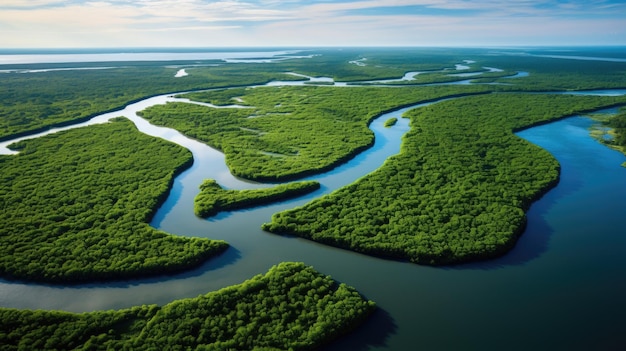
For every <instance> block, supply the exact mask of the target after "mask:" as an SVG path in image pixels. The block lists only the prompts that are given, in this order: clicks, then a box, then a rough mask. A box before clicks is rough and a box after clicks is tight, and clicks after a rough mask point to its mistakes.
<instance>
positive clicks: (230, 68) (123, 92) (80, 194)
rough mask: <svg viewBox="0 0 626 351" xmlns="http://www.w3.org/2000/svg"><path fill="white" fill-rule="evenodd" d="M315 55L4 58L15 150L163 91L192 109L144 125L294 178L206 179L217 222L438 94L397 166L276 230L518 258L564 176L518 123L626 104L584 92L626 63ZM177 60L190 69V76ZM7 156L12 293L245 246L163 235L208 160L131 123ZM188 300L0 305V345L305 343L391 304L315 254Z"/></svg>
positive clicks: (201, 201)
mask: <svg viewBox="0 0 626 351" xmlns="http://www.w3.org/2000/svg"><path fill="white" fill-rule="evenodd" d="M306 52H307V53H311V55H307V56H306V57H305V58H292V59H286V60H281V61H276V62H272V63H270V64H268V63H255V62H249V63H226V62H225V61H220V60H215V61H180V62H178V61H176V62H151V63H148V62H124V63H113V64H112V65H111V67H107V68H106V69H94V70H78V69H77V70H74V69H72V67H71V66H68V64H49V65H48V64H46V65H41V64H39V65H12V66H6V67H3V68H6V69H7V72H4V73H1V74H2V78H3V79H2V83H0V140H13V139H14V138H16V137H18V136H23V135H30V134H33V133H34V132H38V131H44V130H47V129H49V128H51V127H52V126H60V125H73V124H75V123H77V122H79V121H85V120H87V119H89V118H91V117H92V116H94V115H97V114H99V113H102V112H105V111H111V110H115V109H117V108H120V107H123V106H125V105H127V104H129V103H131V102H134V101H139V100H141V99H143V98H146V97H150V96H155V95H159V94H166V93H167V94H171V95H172V96H176V97H178V98H185V99H189V101H185V100H181V99H178V100H176V102H169V103H167V104H160V105H159V104H157V105H152V106H149V107H147V108H146V109H145V110H143V111H141V112H140V113H139V114H138V115H139V116H141V117H143V118H144V119H145V120H147V121H149V122H150V123H153V124H155V125H158V126H165V127H169V128H172V129H175V130H177V131H180V132H181V133H182V134H184V135H185V136H186V137H189V138H192V139H193V140H194V141H200V142H202V143H205V144H206V145H209V146H210V147H212V148H215V149H217V150H219V151H220V152H222V153H223V154H224V155H225V162H226V165H227V166H228V168H229V170H230V172H231V173H232V174H233V175H234V176H236V177H239V178H241V179H242V181H254V182H264V183H279V182H286V181H294V180H295V182H292V183H287V184H276V185H275V186H273V187H269V188H262V189H256V188H255V189H246V190H231V189H227V188H226V187H223V186H222V185H221V184H219V182H218V181H216V180H214V179H206V178H208V177H206V176H204V177H202V179H206V180H205V181H204V182H203V183H202V184H199V183H200V182H201V181H198V182H197V183H196V184H194V186H193V189H195V190H196V191H197V192H196V193H195V198H187V199H181V201H187V202H188V203H189V204H191V203H192V201H193V209H192V208H191V207H190V208H189V212H190V213H191V212H192V211H195V214H196V215H197V216H198V217H202V218H197V217H193V218H192V219H193V220H197V221H203V222H210V221H211V220H213V219H214V218H209V219H206V220H205V219H203V218H207V217H212V216H214V215H215V214H217V213H219V212H222V211H237V210H239V209H243V208H250V207H253V206H260V205H264V204H270V203H275V202H279V201H283V200H286V199H288V198H294V197H298V196H300V195H303V194H307V193H310V192H313V191H316V190H318V189H320V188H321V186H320V182H318V181H315V180H308V178H307V180H303V178H305V177H315V176H318V175H320V174H323V173H324V172H332V171H333V170H335V169H336V168H338V167H339V166H341V165H344V164H346V163H348V162H350V161H351V160H353V159H355V157H357V156H358V155H359V154H361V153H363V152H364V151H366V150H368V149H370V148H371V147H372V146H373V145H374V144H375V142H376V138H375V136H374V133H373V131H372V130H371V129H370V127H371V123H372V121H374V120H375V119H376V118H378V117H379V116H381V115H383V114H385V113H387V112H390V111H396V110H398V109H400V108H403V107H408V106H414V105H417V104H422V103H433V104H432V105H429V106H422V107H419V108H416V109H413V110H411V111H409V112H408V113H406V114H405V115H404V116H403V118H408V119H409V120H410V126H409V128H410V129H409V131H408V132H407V133H406V134H404V136H403V137H402V144H401V148H400V153H399V154H397V155H395V156H392V157H390V158H388V159H387V160H386V161H385V162H384V164H382V166H381V167H380V168H378V169H377V170H376V171H374V172H373V173H370V174H362V175H361V176H359V177H357V178H354V179H355V180H354V182H352V183H351V184H349V185H347V186H344V187H341V188H338V189H337V190H335V191H333V192H331V193H329V194H327V195H323V196H321V197H319V198H317V199H315V200H312V201H310V202H308V203H306V204H304V205H303V206H299V207H295V208H290V209H287V210H285V211H283V212H278V213H275V214H273V216H272V217H271V218H270V217H269V215H268V216H267V218H266V219H264V221H268V222H267V223H264V224H262V229H263V230H264V231H265V232H263V231H261V230H259V233H258V236H263V238H266V237H272V238H276V240H283V239H284V240H289V239H287V238H283V237H281V236H278V235H273V234H270V233H275V234H279V235H284V236H287V237H292V236H298V237H302V238H306V239H309V240H312V241H316V242H319V243H321V244H325V245H331V246H335V247H339V248H342V249H347V250H352V251H356V252H359V253H364V254H367V255H372V256H376V257H384V258H393V259H399V260H400V261H402V262H404V261H410V262H412V263H416V264H424V265H436V266H439V265H450V264H461V263H466V262H470V261H477V260H488V259H492V258H495V257H498V256H502V255H506V254H507V253H508V252H509V251H510V250H511V249H512V248H513V247H514V246H515V244H516V242H517V240H518V239H519V237H520V236H521V235H523V233H524V229H525V228H526V225H527V218H526V211H527V210H528V209H529V206H530V205H531V204H532V203H533V202H534V201H536V200H537V199H539V198H540V197H541V196H542V195H544V194H545V193H546V192H548V191H549V190H550V189H552V188H553V187H554V186H556V185H557V184H558V182H559V177H560V172H561V167H560V165H559V163H558V162H557V160H556V159H555V158H554V157H553V156H552V155H551V154H550V153H548V152H547V151H545V150H543V149H542V148H540V147H538V146H535V145H533V144H531V143H529V142H527V141H524V140H523V139H521V138H519V137H517V136H516V135H515V133H516V132H518V131H520V130H523V129H526V128H530V127H533V126H537V125H540V124H545V123H549V122H552V121H555V120H558V119H562V118H566V117H569V116H572V115H576V114H580V113H587V112H593V111H597V110H599V109H604V108H608V107H620V106H624V105H626V97H625V96H624V95H623V94H622V95H621V96H579V95H574V94H572V93H575V92H581V91H584V90H590V89H611V88H622V89H623V88H625V87H626V75H624V74H616V73H615V72H623V71H624V63H622V62H605V61H593V62H586V61H573V60H570V61H567V60H565V61H564V60H554V59H546V58H540V57H534V56H522V55H515V54H506V55H499V54H494V53H493V52H491V51H486V50H482V49H455V50H451V49H410V48H402V49H400V48H398V49H385V50H383V49H367V48H361V49H357V48H349V49H342V50H335V49H315V50H307V51H306ZM364 58H367V60H364ZM355 62H359V63H360V64H355ZM81 65H82V64H81ZM98 65H101V63H86V64H85V65H84V66H86V67H98ZM455 66H456V68H455ZM494 67H497V68H494ZM50 68H52V69H53V70H51V71H48V70H47V69H50ZM181 68H184V69H185V70H186V72H187V73H188V74H189V75H188V76H185V77H175V73H176V71H177V70H178V69H181ZM39 69H43V70H41V71H39ZM54 69H61V70H54ZM66 69H67V70H66ZM31 70H32V71H31ZM410 72H414V73H416V74H414V75H412V76H411V75H409V74H407V73H410ZM417 73H419V74H417ZM405 75H407V76H410V77H406V76H405ZM403 76H404V77H403ZM307 77H314V78H320V77H321V78H323V79H318V80H315V79H311V80H309V78H307ZM268 83H269V84H268ZM338 83H341V87H338V86H337V85H339V84H338ZM208 104H212V105H208ZM625 121H626V114H625V113H624V110H623V109H622V110H620V112H619V113H618V114H617V115H616V116H613V117H610V118H609V119H608V120H607V122H606V127H608V128H610V129H611V130H612V132H611V136H612V137H611V138H607V139H606V140H602V142H603V143H605V144H607V145H609V146H611V147H614V148H618V149H620V150H622V152H623V150H624V148H625V147H626V122H625ZM398 122H399V120H398V118H390V119H387V120H386V121H384V123H383V125H384V127H386V128H384V129H385V130H394V128H397V125H396V124H397V123H398ZM405 125H406V124H405ZM403 128H404V127H403ZM405 130H406V128H405ZM10 148H11V149H12V150H15V151H18V154H17V155H0V193H1V195H2V196H0V206H1V207H2V209H3V211H2V213H1V214H0V244H1V245H0V278H3V279H7V281H8V282H9V284H10V283H12V282H15V281H17V282H18V283H19V284H23V283H24V284H31V283H35V284H40V283H45V284H51V285H52V286H56V287H63V286H65V285H72V286H75V285H79V286H80V284H86V283H92V284H93V283H97V284H107V283H108V282H119V281H129V279H136V280H137V282H138V283H137V284H141V279H145V278H147V277H152V278H154V277H158V278H154V279H164V280H167V279H168V275H171V274H177V273H181V272H189V271H191V270H193V269H194V268H197V267H200V266H202V265H203V264H204V263H207V262H212V261H211V260H212V259H215V258H217V257H218V256H220V255H222V254H223V253H224V252H225V251H226V250H229V247H230V246H229V244H228V243H226V242H225V241H222V240H214V239H211V238H214V237H216V236H217V234H216V233H215V232H213V231H211V230H207V231H206V232H203V233H195V234H196V236H197V237H196V236H187V235H186V233H177V234H178V235H173V234H170V233H167V232H165V231H163V230H161V229H158V228H159V225H157V224H151V223H152V219H153V217H154V216H155V213H157V211H158V210H159V208H160V207H161V206H162V205H163V204H164V203H165V201H166V199H167V198H168V196H169V195H170V191H171V189H172V188H173V183H174V180H175V179H176V177H178V176H179V175H181V174H182V173H183V172H184V171H185V170H188V169H190V167H191V166H192V164H193V163H194V159H193V156H192V153H191V151H189V150H187V149H185V148H184V147H182V146H180V145H176V144H174V143H172V142H168V141H165V140H162V139H160V138H156V137H151V136H147V135H145V134H143V133H141V132H139V131H138V130H137V128H136V127H135V126H134V125H133V124H132V123H131V122H130V121H129V120H127V119H125V118H114V119H112V120H110V121H109V122H108V123H104V124H99V125H92V126H88V127H81V128H76V129H71V130H67V131H63V132H58V133H53V134H49V135H46V136H43V137H39V138H35V139H30V140H25V141H20V142H17V143H14V144H13V145H11V146H10ZM202 171H203V170H200V171H199V172H202ZM198 185H200V186H199V189H198ZM265 186H267V185H265ZM190 206H191V205H190ZM192 216H193V213H192ZM218 217H219V216H218ZM154 226H156V228H155V227H154ZM259 226H261V222H259ZM219 234H220V237H225V235H221V234H224V233H219ZM214 235H215V236H214ZM263 238H261V239H255V240H265V239H263ZM226 240H228V238H227V239H226ZM293 241H297V242H298V244H300V243H305V244H306V245H317V244H313V243H311V242H310V241H308V240H301V239H299V238H294V240H293ZM317 246H323V245H317ZM326 248H327V247H326ZM331 249H332V248H331ZM236 250H237V248H236V247H230V250H229V252H231V253H233V252H234V254H233V257H229V260H226V262H220V263H219V264H217V265H216V266H217V268H214V269H216V270H218V271H219V270H220V269H223V268H224V267H225V266H228V265H236V264H238V260H241V259H240V258H239V257H237V254H236ZM335 251H341V252H345V251H344V250H335ZM266 254H267V255H272V254H273V253H266ZM356 256H359V255H356ZM222 257H223V256H222ZM277 257H278V256H277ZM255 259H256V258H255ZM305 263H306V262H305ZM272 264H274V263H272ZM412 266H417V265H412ZM266 267H267V266H266ZM256 268H258V267H256V266H255V269H256ZM428 268H429V269H430V267H428ZM432 269H436V268H432ZM196 273H198V272H194V274H196ZM203 273H204V272H203ZM254 274H257V273H256V272H255V273H254ZM252 275H253V274H251V275H248V276H246V278H247V277H249V276H252ZM211 279H213V278H212V277H211V278H210V279H209V280H211ZM244 279H245V278H244ZM242 280H243V279H242ZM132 284H134V283H132ZM132 284H129V285H132ZM203 286H204V285H203ZM355 288H356V289H359V286H355ZM205 291H206V290H205ZM172 300H175V301H172V302H170V303H165V304H162V305H143V306H136V307H132V308H125V309H118V310H115V311H98V312H90V313H78V314H77V313H69V312H61V311H32V310H18V309H8V308H0V324H2V328H1V330H2V331H1V332H0V344H2V345H3V346H6V348H7V349H9V350H13V349H15V350H18V349H25V348H35V349H43V350H53V349H84V350H101V349H133V350H141V349H146V350H147V349H177V348H179V349H198V350H222V349H233V350H255V349H256V350H274V349H284V350H287V349H293V350H309V349H314V348H317V347H320V346H321V345H325V344H327V343H329V342H330V341H332V340H334V339H336V338H338V337H339V336H341V335H343V334H345V333H347V332H349V331H351V330H353V329H354V328H356V327H357V326H358V325H359V323H361V322H363V321H364V320H365V319H366V318H367V317H368V316H369V315H370V314H371V313H372V311H373V310H374V309H375V304H374V302H372V301H368V300H367V299H365V298H364V297H362V296H361V295H359V293H357V291H356V290H355V289H354V288H351V287H348V286H346V285H345V284H342V283H341V282H335V281H333V280H332V279H331V278H330V277H329V276H324V275H321V274H320V273H317V272H316V271H314V270H313V269H312V268H311V267H308V266H305V265H304V264H300V263H297V264H296V263H281V264H278V265H277V266H275V267H273V268H272V269H270V271H269V272H268V273H267V274H265V275H258V276H256V277H254V278H252V279H251V280H248V281H246V282H244V283H242V284H239V285H234V286H231V287H228V288H225V289H221V290H218V291H214V292H209V293H207V294H206V295H202V296H200V297H197V298H191V299H189V298H187V299H178V298H176V299H172ZM168 301H171V300H168ZM390 324H393V323H390ZM391 332H392V331H391Z"/></svg>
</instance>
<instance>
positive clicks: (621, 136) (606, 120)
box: [591, 109, 626, 167]
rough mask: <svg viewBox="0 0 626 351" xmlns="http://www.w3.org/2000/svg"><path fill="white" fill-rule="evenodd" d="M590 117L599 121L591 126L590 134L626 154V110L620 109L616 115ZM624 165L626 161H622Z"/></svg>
mask: <svg viewBox="0 0 626 351" xmlns="http://www.w3.org/2000/svg"><path fill="white" fill-rule="evenodd" d="M592 118H593V119H594V120H596V121H599V122H601V123H600V124H599V125H594V126H592V127H591V136H592V137H593V138H594V139H596V140H597V141H599V142H601V143H602V144H604V145H606V146H608V147H610V148H612V149H615V150H617V151H620V152H621V153H623V154H626V110H624V109H621V110H620V111H619V113H618V114H616V115H605V114H600V115H594V116H592ZM622 166H624V167H626V162H624V163H622Z"/></svg>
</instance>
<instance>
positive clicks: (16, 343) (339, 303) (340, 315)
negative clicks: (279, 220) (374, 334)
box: [0, 262, 376, 351]
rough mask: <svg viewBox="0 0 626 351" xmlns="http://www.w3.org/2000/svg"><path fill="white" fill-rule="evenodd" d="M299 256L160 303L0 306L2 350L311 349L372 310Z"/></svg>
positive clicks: (348, 328) (327, 340)
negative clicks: (103, 307)
mask: <svg viewBox="0 0 626 351" xmlns="http://www.w3.org/2000/svg"><path fill="white" fill-rule="evenodd" d="M375 308H376V307H375V304H374V302H372V301H368V300H365V299H364V298H363V297H361V296H360V295H359V293H358V292H356V290H354V289H353V288H351V287H349V286H347V285H345V284H339V283H337V282H335V281H334V280H332V279H331V278H330V277H329V276H325V275H322V274H320V273H318V272H316V271H315V270H314V269H313V268H311V267H309V266H305V265H304V264H302V263H291V262H286V263H281V264H279V265H277V266H274V267H272V268H271V269H270V270H269V271H268V272H267V273H266V274H261V275H257V276H255V277H253V278H252V279H250V280H247V281H245V282H243V283H241V284H238V285H233V286H230V287H227V288H224V289H221V290H218V291H215V292H210V293H208V294H206V295H202V296H198V297H196V298H189V299H182V300H176V301H174V302H171V303H169V304H167V305H164V306H157V305H149V306H146V305H143V306H137V307H133V308H130V309H125V310H118V311H99V312H90V313H68V312H60V311H31V310H17V309H6V308H0V344H2V345H3V350H6V351H12V350H24V349H29V350H136V351H140V350H242V351H243V350H311V349H314V348H316V347H319V346H322V345H324V344H327V343H329V342H330V341H332V340H334V339H336V338H337V337H339V336H341V335H343V334H345V333H348V332H350V331H351V330H352V329H354V328H355V327H357V326H358V325H359V324H360V323H361V322H363V321H364V320H365V318H366V317H368V316H369V314H370V313H371V312H372V311H373V310H374V309H375Z"/></svg>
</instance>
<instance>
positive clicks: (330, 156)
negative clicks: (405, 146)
mask: <svg viewBox="0 0 626 351" xmlns="http://www.w3.org/2000/svg"><path fill="white" fill-rule="evenodd" d="M488 89H489V88H488V87H486V86H462V87H461V86H459V87H447V86H436V87H420V88H417V87H406V88H402V89H399V88H374V87H358V88H356V87H355V88H345V89H337V88H334V87H325V86H320V87H314V86H295V87H294V86H290V87H280V88H277V87H261V88H249V89H245V90H241V89H232V91H231V89H227V90H216V91H215V90H211V91H207V92H201V93H194V94H189V95H188V96H187V97H189V98H192V99H193V100H196V101H203V102H222V103H224V102H228V103H230V102H231V101H242V102H240V103H243V104H245V105H248V106H251V107H252V106H253V108H245V109H241V108H229V109H215V108H211V107H206V106H200V105H191V104H184V103H169V104H167V105H157V106H153V107H151V108H148V109H146V110H144V111H142V113H141V114H142V116H143V117H144V118H146V119H148V120H149V121H150V122H152V123H154V124H157V125H163V126H167V127H170V128H174V129H176V130H179V131H181V132H182V133H184V134H185V135H187V136H189V137H192V138H195V139H198V140H201V141H204V142H206V143H207V144H209V145H211V146H213V147H215V148H217V149H219V150H222V151H223V152H224V153H225V155H226V163H227V164H228V166H229V168H230V170H231V172H232V173H233V174H234V175H236V176H238V177H242V178H247V179H254V180H258V181H268V182H273V181H277V180H289V179H295V178H299V177H303V176H306V175H310V174H314V173H319V172H321V171H325V170H329V169H331V168H332V167H335V166H336V165H338V164H340V163H342V162H345V161H346V160H348V159H350V158H352V157H354V156H355V155H356V154H358V153H359V152H361V151H363V150H364V149H366V148H368V147H369V146H371V145H372V144H373V142H374V134H373V133H372V131H371V130H370V129H369V128H368V124H369V123H370V122H371V121H372V120H373V119H374V118H375V117H377V116H379V115H380V114H382V113H383V112H385V111H388V110H391V109H395V108H398V107H401V106H406V105H409V104H413V103H418V102H423V101H430V100H434V99H437V98H441V97H446V96H459V95H463V94H477V93H483V92H487V91H489V90H488ZM229 93H230V94H229ZM233 99H237V100H233ZM251 117H253V118H251Z"/></svg>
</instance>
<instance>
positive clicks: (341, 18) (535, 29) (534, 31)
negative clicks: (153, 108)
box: [0, 0, 626, 47]
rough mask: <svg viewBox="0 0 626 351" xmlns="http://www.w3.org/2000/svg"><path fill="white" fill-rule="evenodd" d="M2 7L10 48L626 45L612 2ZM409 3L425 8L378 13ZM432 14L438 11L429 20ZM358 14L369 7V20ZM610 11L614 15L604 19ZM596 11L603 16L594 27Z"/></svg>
mask: <svg viewBox="0 0 626 351" xmlns="http://www.w3.org/2000/svg"><path fill="white" fill-rule="evenodd" d="M0 1H2V3H1V4H0V30H1V31H2V32H3V34H5V35H3V36H2V37H0V46H2V47H15V46H168V45H172V46H175V45H191V46H220V45H224V43H228V45H231V46H237V45H244V46H247V45H294V46H297V45H309V44H311V45H433V44H439V45H446V43H450V44H455V45H458V44H459V43H467V42H472V43H478V42H495V41H506V40H508V41H509V42H511V43H514V42H519V43H522V44H532V42H533V40H535V41H552V42H553V43H563V44H565V42H563V38H568V37H569V38H570V39H568V40H572V39H571V38H574V40H583V39H584V40H586V41H588V42H589V43H598V42H602V41H603V40H604V41H605V40H607V38H610V39H611V40H614V41H616V42H618V43H622V44H626V43H625V42H624V41H625V40H626V39H624V38H626V27H625V26H624V25H623V18H622V17H623V16H622V17H620V16H619V15H616V13H617V14H619V13H620V10H621V9H622V8H623V7H622V8H616V7H613V6H612V5H613V4H611V3H609V2H607V1H603V0H597V1H589V0H587V1H582V0H577V1H571V2H569V5H567V4H566V5H562V6H559V5H558V3H555V2H553V1H547V0H514V1H504V2H503V1H501V0H476V1H469V0H360V1H351V2H339V1H325V2H320V1H317V2H310V1H303V0H300V1H298V0H287V1H279V0H257V1H252V0H247V1H245V0H222V1H205V0H93V1H89V2H78V1H73V2H72V1H65V2H63V4H62V5H61V3H60V2H59V1H57V0H33V1H18V0H0ZM7 4H9V5H7ZM32 4H39V5H46V6H41V7H37V8H33V7H32V6H31V5H32ZM52 5H56V6H52ZM410 5H420V6H423V7H424V9H425V10H424V11H420V12H421V13H403V14H401V15H391V14H389V12H381V13H380V14H378V13H375V12H372V11H375V10H376V9H377V8H390V7H396V6H410ZM581 6H582V7H583V10H580V7H581ZM622 6H623V5H622ZM429 8H430V9H436V10H437V11H436V13H431V14H429V11H427V9H429ZM359 10H370V11H368V14H369V15H368V16H365V15H363V12H362V11H359ZM447 10H450V11H449V12H447ZM397 12H398V11H396V13H397ZM385 13H387V14H385ZM581 13H582V14H583V15H584V16H575V15H576V14H581ZM602 13H609V14H612V16H609V17H607V18H606V19H603V20H597V19H598V18H599V15H600V14H602ZM591 14H596V15H597V16H598V17H595V18H594V21H592V19H591V18H590V15H591ZM565 15H568V16H565ZM569 15H571V16H569ZM603 33H604V34H605V35H604V36H603ZM607 35H608V36H607ZM533 36H534V37H533ZM594 36H595V37H594Z"/></svg>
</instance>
